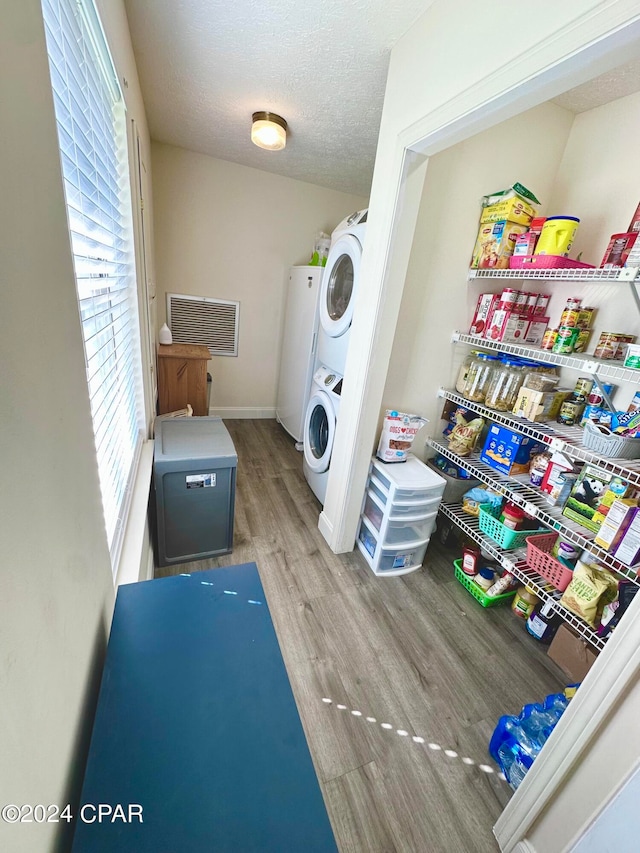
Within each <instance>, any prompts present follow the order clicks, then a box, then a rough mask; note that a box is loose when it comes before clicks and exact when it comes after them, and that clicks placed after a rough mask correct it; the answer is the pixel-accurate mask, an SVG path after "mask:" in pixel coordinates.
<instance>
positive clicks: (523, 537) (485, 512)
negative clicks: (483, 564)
mask: <svg viewBox="0 0 640 853" xmlns="http://www.w3.org/2000/svg"><path fill="white" fill-rule="evenodd" d="M478 521H479V527H480V530H481V531H482V533H486V534H487V536H489V537H490V538H491V539H493V541H494V542H497V544H498V545H499V546H500V547H501V548H504V549H505V551H510V550H512V549H513V548H520V547H522V546H523V545H524V544H525V542H526V541H527V537H528V536H531V535H532V534H533V533H535V532H537V531H533V530H512V529H511V528H510V527H505V525H504V524H502V522H501V521H500V520H499V519H498V518H496V516H495V515H494V511H493V508H492V507H491V506H490V505H489V504H482V505H481V506H480V514H479V517H478ZM541 529H543V530H546V528H541Z"/></svg>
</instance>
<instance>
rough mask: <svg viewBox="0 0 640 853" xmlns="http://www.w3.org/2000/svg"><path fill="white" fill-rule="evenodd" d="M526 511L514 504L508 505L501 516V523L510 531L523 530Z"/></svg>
mask: <svg viewBox="0 0 640 853" xmlns="http://www.w3.org/2000/svg"><path fill="white" fill-rule="evenodd" d="M524 518H525V515H524V510H523V509H521V508H520V507H519V506H516V505H515V504H512V503H506V504H505V505H504V507H503V509H502V513H501V514H500V521H501V522H502V523H503V524H504V526H505V527H508V528H509V529H510V530H522V525H523V524H524Z"/></svg>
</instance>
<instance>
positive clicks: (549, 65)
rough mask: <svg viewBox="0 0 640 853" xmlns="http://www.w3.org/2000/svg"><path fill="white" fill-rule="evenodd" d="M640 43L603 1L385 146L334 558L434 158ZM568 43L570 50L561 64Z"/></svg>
mask: <svg viewBox="0 0 640 853" xmlns="http://www.w3.org/2000/svg"><path fill="white" fill-rule="evenodd" d="M603 33H604V35H603ZM639 43H640V14H638V11H637V3H634V2H632V0H620V2H617V3H614V2H611V3H603V4H601V6H600V7H599V8H598V10H597V11H593V10H591V11H590V12H589V13H588V14H586V15H584V16H582V17H580V18H578V19H577V20H574V21H573V22H572V23H571V25H570V26H567V27H565V28H563V29H561V30H559V31H558V32H557V33H555V34H554V37H553V39H550V40H548V41H547V42H543V43H540V44H539V45H538V46H537V47H536V49H535V50H534V51H528V52H527V53H526V54H523V55H522V56H521V57H519V58H517V59H516V60H514V62H513V63H510V65H509V68H506V67H501V68H499V69H498V70H496V71H494V72H493V73H491V74H490V75H488V76H487V77H485V78H481V79H480V80H478V81H477V82H476V83H475V84H474V85H473V86H472V87H470V88H469V89H467V90H465V91H464V92H462V93H461V94H459V95H458V96H456V97H455V98H453V99H452V100H451V101H449V102H447V103H444V104H442V105H441V106H440V107H438V109H436V110H435V111H434V112H432V113H430V114H428V115H425V116H423V117H421V118H420V119H418V120H417V121H415V122H413V123H412V124H411V125H410V126H408V127H405V128H404V129H403V130H402V131H401V132H400V133H399V134H398V135H397V136H396V138H395V140H394V142H393V150H392V151H389V150H388V149H389V147H390V146H391V144H392V143H391V142H390V141H389V140H386V145H387V151H386V154H387V157H388V160H387V162H386V163H385V165H384V167H383V169H381V175H380V177H379V179H378V181H376V177H377V174H376V173H374V184H373V188H372V202H371V207H370V216H369V226H370V227H371V224H372V219H373V217H376V220H377V222H376V233H375V237H376V245H375V246H374V245H373V244H372V240H371V238H370V235H371V231H368V232H367V237H366V238H365V244H364V259H363V261H364V262H365V263H366V262H367V261H368V258H367V254H368V253H370V257H371V262H370V265H369V267H368V269H369V270H370V269H372V265H373V264H374V263H377V264H379V265H380V269H382V273H381V274H380V276H379V277H378V281H376V282H375V288H372V290H373V289H375V291H376V292H375V293H372V292H370V293H369V294H368V299H369V300H370V303H371V304H370V305H369V306H367V305H366V304H365V300H364V299H363V298H361V299H360V300H359V301H358V302H357V303H356V305H357V311H358V318H359V324H360V323H361V322H362V326H361V329H364V330H363V331H362V332H358V330H357V329H356V328H355V327H354V328H352V336H354V337H353V338H352V340H355V341H356V345H355V346H351V347H350V351H349V356H348V360H347V365H346V369H345V379H344V382H345V385H344V394H343V398H342V405H341V411H340V422H339V423H338V429H337V432H336V441H335V447H334V463H335V464H332V466H331V468H330V470H329V482H328V486H327V497H326V501H325V505H324V508H323V511H322V513H321V515H320V519H319V525H318V526H319V528H320V530H321V532H322V534H323V535H324V537H325V539H326V540H327V542H328V543H329V545H330V546H331V548H332V550H333V551H334V552H336V553H344V552H349V551H351V550H352V548H353V543H354V540H355V533H356V528H357V523H358V517H359V512H360V505H361V497H362V494H363V492H364V488H365V483H366V477H367V472H368V465H369V461H370V452H369V450H368V448H370V447H371V446H372V444H373V439H374V437H375V432H376V430H377V425H378V418H379V411H380V405H381V400H382V393H383V388H384V377H385V376H386V367H387V363H388V358H389V353H390V351H391V345H392V342H393V332H394V327H395V323H396V321H397V315H398V311H399V307H400V301H401V298H402V288H403V282H404V277H405V274H406V268H407V265H408V261H409V255H410V252H411V245H412V242H413V234H414V231H415V224H416V220H417V216H418V211H419V207H420V201H421V191H422V186H423V184H424V178H425V175H426V169H427V167H428V158H429V157H430V156H433V155H434V154H437V153H439V152H440V151H443V150H444V149H446V148H448V147H450V146H452V145H455V144H456V143H458V142H462V141H463V140H465V139H467V138H469V137H471V136H473V135H475V134H476V133H479V132H481V131H483V130H486V129H488V128H490V127H493V126H495V125H497V124H499V123H500V122H502V121H504V120H506V119H508V118H512V117H514V116H516V115H518V114H520V113H521V112H524V111H525V110H528V109H530V108H532V107H534V106H537V105H539V104H541V103H544V102H546V101H548V100H549V99H551V98H553V97H556V96H558V95H560V94H562V93H563V92H566V91H567V90H569V89H571V88H574V87H575V86H578V85H580V84H582V83H585V82H587V81H588V80H590V79H593V78H594V77H597V76H599V75H600V74H602V73H605V72H606V71H609V70H611V69H613V68H615V67H617V66H619V65H620V64H623V63H624V62H626V61H628V60H629V59H631V58H633V57H634V55H637V45H638V44H639ZM558 44H561V45H562V50H563V51H564V53H563V54H561V58H560V59H558V58H557V56H558ZM539 69H542V70H539ZM516 75H520V76H519V78H518V79H519V81H520V82H519V83H518V85H515V86H514V85H513V79H514V76H516ZM496 92H498V93H499V94H498V95H496ZM383 124H384V115H383ZM378 157H379V158H380V150H379V153H378ZM380 159H382V158H380ZM377 165H378V164H377V163H376V172H377ZM383 183H384V184H385V186H384V188H383V186H382V184H383ZM376 202H378V203H379V205H380V206H378V205H377V204H376ZM368 283H369V284H371V282H368ZM356 334H358V337H355V335H356ZM638 612H640V596H637V597H636V599H635V601H634V602H633V604H632V605H631V607H630V608H629V613H628V616H627V615H626V616H625V617H624V619H623V620H622V621H621V624H620V625H619V626H618V628H617V629H616V632H615V633H614V635H613V636H612V637H611V638H610V640H609V641H608V642H607V645H606V647H605V649H604V650H603V652H602V653H601V654H600V655H599V657H598V659H597V661H596V663H595V664H594V666H593V668H592V670H591V671H590V673H589V674H588V675H587V677H586V678H585V680H584V683H583V685H582V687H581V689H580V690H579V691H578V693H577V695H576V697H575V699H574V700H573V701H572V703H571V705H570V707H569V709H568V710H567V712H566V713H565V714H564V715H563V717H562V719H561V721H560V723H559V724H558V726H557V728H556V730H555V731H554V733H553V734H552V735H551V738H550V739H549V747H550V748H549V749H546V748H545V750H543V752H542V753H541V755H540V756H539V758H538V759H537V760H536V762H535V764H534V765H533V767H532V769H531V771H530V772H529V773H528V774H527V776H526V777H525V779H524V781H523V783H522V785H521V786H520V788H519V789H518V791H517V792H516V793H515V795H514V796H513V798H512V799H511V800H510V802H509V803H508V804H507V806H506V808H505V810H504V812H503V813H502V815H501V816H500V818H499V819H498V821H497V823H496V826H495V828H494V832H495V835H496V838H497V840H498V843H499V844H500V848H501V850H503V851H506V853H511V851H519V853H523V851H525V850H529V851H535V847H534V846H533V844H532V843H531V842H530V841H529V840H527V834H528V832H529V831H530V830H531V829H532V828H533V827H534V824H535V823H536V821H539V820H544V811H545V807H546V806H547V805H548V804H549V803H550V802H552V801H553V799H554V798H555V797H556V795H557V794H558V792H559V791H560V789H561V787H562V786H563V785H564V784H565V782H566V781H567V779H568V778H569V777H572V778H574V779H575V777H576V775H577V774H579V773H580V772H581V768H580V762H581V758H582V757H583V756H584V754H585V751H586V750H588V749H589V747H590V745H591V744H592V743H593V741H594V739H595V738H597V736H598V731H599V729H600V728H601V727H602V726H603V725H604V724H605V723H606V720H607V719H608V718H609V717H610V716H611V715H612V714H613V713H614V711H615V708H616V706H617V705H619V703H620V702H621V701H622V700H623V698H624V696H625V694H626V692H627V691H628V689H629V687H630V686H631V685H632V684H633V682H634V681H635V680H636V679H637V677H638V675H639V673H640V651H639V649H640V616H637V614H638ZM634 615H636V619H635V620H634ZM634 621H635V624H634ZM610 793H612V792H610ZM567 819H569V816H568V818H567ZM576 819H577V816H576ZM581 827H583V828H584V823H582V824H580V823H576V825H575V830H576V831H577V832H579V831H580V829H581Z"/></svg>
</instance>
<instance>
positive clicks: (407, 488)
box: [357, 456, 446, 576]
mask: <svg viewBox="0 0 640 853" xmlns="http://www.w3.org/2000/svg"><path fill="white" fill-rule="evenodd" d="M445 485H446V483H445V480H444V478H443V477H440V476H439V475H438V474H436V473H435V472H434V471H432V470H431V469H430V468H428V467H427V466H426V465H424V464H423V463H422V462H420V461H419V460H418V459H416V458H415V457H413V456H410V457H409V459H408V460H407V461H406V462H402V463H384V462H380V460H378V459H374V460H373V462H372V464H371V467H370V469H369V480H368V483H367V490H366V492H365V495H364V498H363V502H362V515H361V518H360V526H359V528H358V534H357V546H358V548H359V549H360V551H361V552H362V553H363V555H364V557H365V559H366V560H367V563H368V564H369V566H370V567H371V569H372V571H373V572H374V573H375V574H384V575H387V576H390V575H402V574H406V573H407V572H412V571H415V570H416V569H419V568H420V566H421V565H422V561H423V560H424V555H425V551H426V548H427V544H428V543H429V538H430V537H431V534H432V532H433V528H434V526H435V522H436V516H437V513H438V507H439V505H440V501H441V500H442V494H443V492H444V487H445Z"/></svg>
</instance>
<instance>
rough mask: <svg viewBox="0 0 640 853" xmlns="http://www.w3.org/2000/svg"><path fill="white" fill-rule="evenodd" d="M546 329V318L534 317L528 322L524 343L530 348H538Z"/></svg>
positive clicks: (547, 323) (547, 319)
mask: <svg viewBox="0 0 640 853" xmlns="http://www.w3.org/2000/svg"><path fill="white" fill-rule="evenodd" d="M548 328H549V318H548V317H538V316H534V317H533V319H531V320H529V325H528V327H527V331H526V334H525V336H524V340H525V343H527V344H530V345H531V346H532V347H539V346H540V344H541V343H542V339H543V338H544V333H545V332H546V331H547V329H548Z"/></svg>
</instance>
